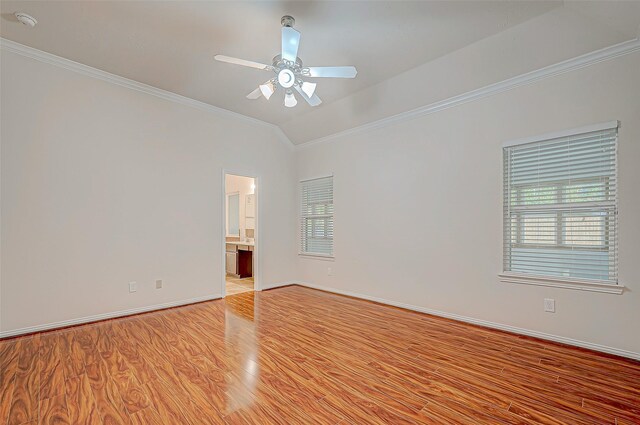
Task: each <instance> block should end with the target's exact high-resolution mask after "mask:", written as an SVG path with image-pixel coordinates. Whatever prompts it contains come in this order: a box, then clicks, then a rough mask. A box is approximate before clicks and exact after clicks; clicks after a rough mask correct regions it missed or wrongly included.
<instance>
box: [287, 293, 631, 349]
mask: <svg viewBox="0 0 640 425" xmlns="http://www.w3.org/2000/svg"><path fill="white" fill-rule="evenodd" d="M296 283H297V284H298V285H300V286H305V287H307V288H311V289H319V290H322V291H327V292H332V293H334V294H339V295H347V296H350V297H354V298H360V299H363V300H367V301H374V302H377V303H380V304H386V305H391V306H394V307H400V308H404V309H407V310H412V311H417V312H420V313H426V314H431V315H433V316H439V317H445V318H447V319H454V320H458V321H461V322H466V323H471V324H474V325H480V326H484V327H487V328H493V329H499V330H502V331H507V332H513V333H516V334H520V335H526V336H532V337H535V338H540V339H546V340H549V341H554V342H559V343H562V344H568V345H574V346H576V347H582V348H588V349H590V350H594V351H601V352H603V353H608V354H615V355H616V356H621V357H627V358H630V359H634V360H640V353H636V352H633V351H627V350H621V349H619V348H614V347H608V346H606V345H600V344H594V343H592V342H586V341H580V340H578V339H572V338H567V337H564V336H559V335H553V334H548V333H544V332H539V331H534V330H530V329H524V328H518V327H515V326H510V325H504V324H502V323H494V322H489V321H487V320H482V319H475V318H473V317H467V316H461V315H459V314H454V313H447V312H444V311H439V310H432V309H430V308H425V307H418V306H415V305H411V304H405V303H400V302H396V301H389V300H385V299H382V298H377V297H372V296H369V295H363V294H358V293H355V292H350V291H343V290H341V289H335V288H331V287H328V286H323V285H316V284H313V283H308V282H296Z"/></svg>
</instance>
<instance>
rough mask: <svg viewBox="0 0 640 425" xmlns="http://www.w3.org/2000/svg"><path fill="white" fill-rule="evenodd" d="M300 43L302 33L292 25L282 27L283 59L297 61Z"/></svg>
mask: <svg viewBox="0 0 640 425" xmlns="http://www.w3.org/2000/svg"><path fill="white" fill-rule="evenodd" d="M299 45H300V33H299V32H298V31H296V30H294V29H293V28H292V27H282V59H286V60H288V61H289V62H295V61H296V58H297V57H298V46H299Z"/></svg>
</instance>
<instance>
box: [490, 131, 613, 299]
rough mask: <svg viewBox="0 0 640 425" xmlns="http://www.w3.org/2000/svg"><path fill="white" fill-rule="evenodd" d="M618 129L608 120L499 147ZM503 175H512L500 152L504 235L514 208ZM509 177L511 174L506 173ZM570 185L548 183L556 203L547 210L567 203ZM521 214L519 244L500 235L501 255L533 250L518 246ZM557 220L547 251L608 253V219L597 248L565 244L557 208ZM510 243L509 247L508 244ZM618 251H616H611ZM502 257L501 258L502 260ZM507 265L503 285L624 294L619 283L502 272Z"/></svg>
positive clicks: (520, 216)
mask: <svg viewBox="0 0 640 425" xmlns="http://www.w3.org/2000/svg"><path fill="white" fill-rule="evenodd" d="M619 128H620V123H619V122H618V121H610V122H606V123H601V124H595V125H590V126H585V127H580V128H575V129H570V130H564V131H560V132H554V133H547V134H543V135H540V136H535V137H529V138H525V139H519V140H513V141H509V142H505V143H503V145H502V147H503V149H502V150H503V152H504V151H505V148H509V147H515V146H519V145H524V144H530V143H536V142H544V141H548V140H551V139H557V138H563V137H570V136H577V135H581V134H583V133H590V132H594V131H600V130H612V129H619ZM619 141H620V139H619V134H618V135H617V139H616V145H615V146H616V150H615V160H614V161H615V165H614V172H615V176H616V184H618V181H617V178H618V146H619ZM506 173H511V170H510V169H509V168H508V167H507V166H506V165H504V153H503V174H504V175H503V187H502V190H503V193H508V196H506V197H505V198H504V199H503V203H504V205H503V232H507V227H506V225H504V223H506V220H508V219H511V218H512V216H511V214H512V213H513V209H512V207H511V206H510V205H507V203H509V202H511V193H512V190H513V186H512V185H511V184H510V183H509V179H508V176H506ZM509 175H510V174H509ZM568 185H569V182H567V181H558V182H549V186H550V187H553V186H555V189H553V191H552V192H553V195H554V196H553V198H554V199H555V202H556V203H555V204H549V205H548V206H549V207H553V206H554V205H556V206H558V207H560V206H561V205H565V204H567V202H566V199H567V198H566V196H567V192H566V189H567V186H568ZM525 187H526V185H523V186H522V187H520V188H518V190H519V191H522V190H523V189H524V188H525ZM608 188H609V182H607V183H605V188H604V190H605V191H606V190H608ZM520 193H521V192H519V193H518V196H520ZM618 196H619V195H618V190H616V191H615V195H614V199H613V214H614V217H613V219H614V222H615V225H616V226H617V228H616V229H617V230H618V233H619V223H618V221H617V214H618ZM608 203H611V201H608ZM537 205H545V204H542V203H539V204H537ZM519 211H520V214H518V218H517V220H518V222H517V224H516V226H515V229H516V230H515V231H516V239H517V241H518V244H517V245H516V244H514V243H511V242H507V240H509V241H511V236H510V235H507V234H504V235H503V252H506V251H507V250H510V249H513V248H514V247H516V248H517V247H518V246H522V247H533V245H527V244H526V243H520V241H521V240H522V235H521V232H523V231H524V225H523V224H521V220H523V216H524V215H525V214H526V211H527V209H526V208H519ZM555 214H556V217H555V218H554V221H555V222H556V230H555V232H554V243H552V244H549V245H546V244H545V245H544V247H545V248H550V249H572V250H581V249H584V250H588V251H597V250H599V249H601V250H607V251H608V250H609V249H610V248H609V246H608V245H607V242H606V237H607V232H606V228H607V226H610V225H611V224H610V223H609V221H610V220H611V218H610V217H609V216H605V217H604V218H603V222H602V229H603V232H602V237H603V244H602V245H597V246H593V245H586V244H582V245H581V244H579V243H575V244H567V243H566V239H567V236H566V232H567V228H566V222H565V221H566V218H563V215H564V214H566V212H563V211H561V210H560V209H558V210H557V211H556V212H555ZM509 232H513V228H510V229H509ZM507 244H509V245H507ZM614 249H617V248H614ZM503 258H504V257H503ZM617 266H618V256H616V258H615V265H614V267H617ZM505 268H506V266H505V260H503V262H502V272H501V273H499V274H498V277H499V280H500V281H501V282H505V283H516V284H529V285H538V286H550V287H556V288H566V289H577V290H586V291H594V292H601V293H610V294H621V293H623V292H624V289H625V287H624V285H622V284H621V283H620V282H619V281H618V282H606V281H596V280H592V279H582V278H578V277H559V276H553V275H545V274H534V273H519V272H513V271H508V270H505Z"/></svg>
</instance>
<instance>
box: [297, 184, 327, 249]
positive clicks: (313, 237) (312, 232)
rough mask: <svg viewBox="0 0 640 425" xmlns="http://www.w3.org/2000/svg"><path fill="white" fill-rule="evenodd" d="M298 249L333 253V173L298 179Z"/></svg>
mask: <svg viewBox="0 0 640 425" xmlns="http://www.w3.org/2000/svg"><path fill="white" fill-rule="evenodd" d="M300 253H301V254H312V255H323V256H333V177H332V176H331V177H323V178H319V179H313V180H305V181H302V182H301V183H300Z"/></svg>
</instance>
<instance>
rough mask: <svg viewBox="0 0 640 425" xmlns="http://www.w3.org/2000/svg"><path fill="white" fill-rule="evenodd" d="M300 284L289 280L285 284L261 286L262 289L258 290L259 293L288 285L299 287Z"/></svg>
mask: <svg viewBox="0 0 640 425" xmlns="http://www.w3.org/2000/svg"><path fill="white" fill-rule="evenodd" d="M299 284H300V283H299V282H298V281H297V280H290V281H287V282H278V283H271V284H269V285H263V286H262V288H260V290H261V291H266V290H267V289H274V288H280V287H282V286H289V285H299Z"/></svg>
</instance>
